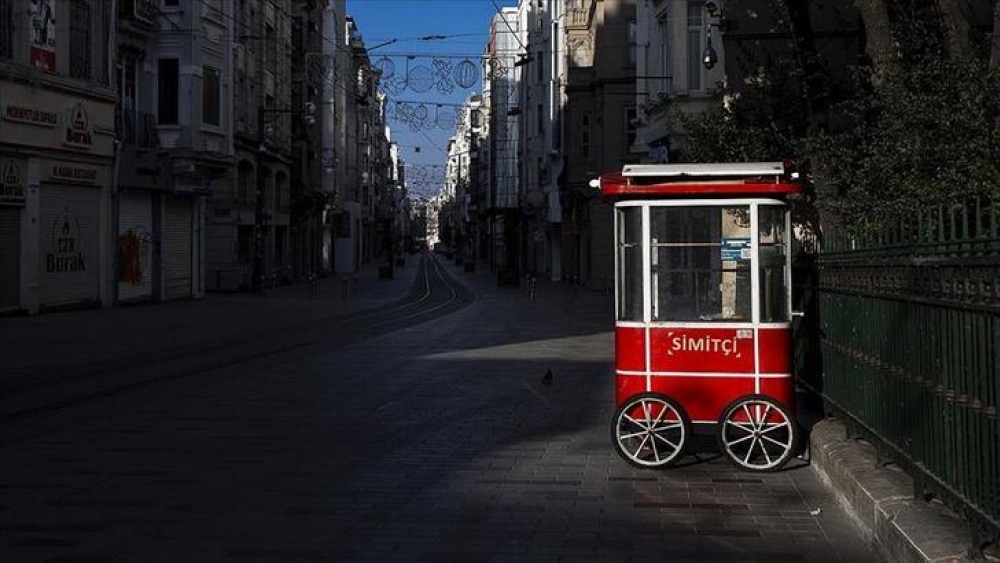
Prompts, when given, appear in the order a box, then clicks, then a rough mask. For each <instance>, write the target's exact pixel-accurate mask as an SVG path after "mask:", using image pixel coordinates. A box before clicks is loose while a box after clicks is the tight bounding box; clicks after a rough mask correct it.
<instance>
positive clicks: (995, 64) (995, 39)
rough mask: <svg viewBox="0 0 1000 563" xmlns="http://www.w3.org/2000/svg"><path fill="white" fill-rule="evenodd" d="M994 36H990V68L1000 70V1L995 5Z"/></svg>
mask: <svg viewBox="0 0 1000 563" xmlns="http://www.w3.org/2000/svg"><path fill="white" fill-rule="evenodd" d="M992 32H993V34H992V35H991V36H990V68H991V69H993V70H997V69H1000V0H997V2H996V3H995V4H994V5H993V30H992Z"/></svg>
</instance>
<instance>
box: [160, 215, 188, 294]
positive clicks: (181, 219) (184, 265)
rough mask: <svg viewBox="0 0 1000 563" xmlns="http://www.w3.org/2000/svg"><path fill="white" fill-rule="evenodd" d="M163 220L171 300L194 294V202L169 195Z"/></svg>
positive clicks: (166, 287)
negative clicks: (192, 281) (192, 213)
mask: <svg viewBox="0 0 1000 563" xmlns="http://www.w3.org/2000/svg"><path fill="white" fill-rule="evenodd" d="M165 211H166V212H165V214H164V215H165V216H164V220H163V274H164V281H163V283H164V293H165V297H166V298H167V299H183V298H185V297H191V275H192V271H191V265H192V260H191V255H192V253H193V252H192V251H193V247H192V244H191V242H192V236H191V234H192V227H193V221H192V216H191V212H192V205H191V200H190V199H185V198H178V197H168V198H167V204H166V210H165Z"/></svg>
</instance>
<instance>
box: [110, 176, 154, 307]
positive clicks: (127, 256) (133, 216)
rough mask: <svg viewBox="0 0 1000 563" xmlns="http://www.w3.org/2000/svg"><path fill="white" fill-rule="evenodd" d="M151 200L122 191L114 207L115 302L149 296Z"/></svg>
mask: <svg viewBox="0 0 1000 563" xmlns="http://www.w3.org/2000/svg"><path fill="white" fill-rule="evenodd" d="M152 274H153V197H152V194H151V193H150V192H148V191H145V190H138V191H134V192H127V191H123V192H122V193H121V199H120V200H119V207H118V299H119V300H121V301H134V300H142V299H149V298H151V297H152V296H153V283H152V280H153V276H152Z"/></svg>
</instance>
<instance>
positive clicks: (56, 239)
mask: <svg viewBox="0 0 1000 563" xmlns="http://www.w3.org/2000/svg"><path fill="white" fill-rule="evenodd" d="M100 196H101V193H100V190H99V189H97V188H88V187H80V186H69V185H54V184H43V185H42V213H41V226H40V233H39V235H40V240H39V247H40V248H39V259H40V264H39V266H40V269H41V289H42V292H41V293H42V296H41V305H42V306H43V307H59V306H64V305H73V304H78V303H87V302H92V301H98V300H99V299H100V293H99V277H98V270H99V269H100V268H99V261H98V242H99V236H100V235H99V229H98V225H99V221H100V212H99V209H100V207H99V206H100V201H101V199H100Z"/></svg>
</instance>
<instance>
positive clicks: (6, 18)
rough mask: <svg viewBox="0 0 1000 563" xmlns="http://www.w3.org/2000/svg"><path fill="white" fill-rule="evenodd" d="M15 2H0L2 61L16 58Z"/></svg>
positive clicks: (0, 48) (11, 0)
mask: <svg viewBox="0 0 1000 563" xmlns="http://www.w3.org/2000/svg"><path fill="white" fill-rule="evenodd" d="M13 2H14V0H0V59H12V58H14V8H13V6H12V4H13Z"/></svg>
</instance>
